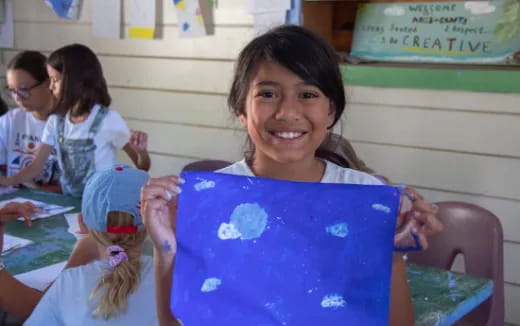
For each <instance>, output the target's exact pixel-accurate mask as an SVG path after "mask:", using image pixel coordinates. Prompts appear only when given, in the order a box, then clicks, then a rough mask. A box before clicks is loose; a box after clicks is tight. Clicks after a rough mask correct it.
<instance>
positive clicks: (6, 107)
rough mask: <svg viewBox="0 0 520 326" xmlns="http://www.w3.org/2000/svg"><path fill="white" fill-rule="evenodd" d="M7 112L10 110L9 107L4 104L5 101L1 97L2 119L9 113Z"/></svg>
mask: <svg viewBox="0 0 520 326" xmlns="http://www.w3.org/2000/svg"><path fill="white" fill-rule="evenodd" d="M7 110H9V107H8V106H7V104H6V103H5V102H4V100H3V99H2V98H1V97H0V117H1V116H3V115H4V114H6V113H7Z"/></svg>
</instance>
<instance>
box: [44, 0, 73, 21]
mask: <svg viewBox="0 0 520 326" xmlns="http://www.w3.org/2000/svg"><path fill="white" fill-rule="evenodd" d="M80 2H81V0H45V3H47V5H48V6H49V7H51V8H52V10H54V12H55V13H56V15H57V16H58V17H60V18H64V19H78V16H79V9H80V8H79V7H80V4H81V3H80Z"/></svg>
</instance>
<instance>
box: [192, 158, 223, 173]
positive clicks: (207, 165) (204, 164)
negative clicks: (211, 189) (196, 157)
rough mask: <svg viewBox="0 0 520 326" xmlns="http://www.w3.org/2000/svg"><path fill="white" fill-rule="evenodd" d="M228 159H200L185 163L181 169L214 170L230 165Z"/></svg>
mask: <svg viewBox="0 0 520 326" xmlns="http://www.w3.org/2000/svg"><path fill="white" fill-rule="evenodd" d="M231 164H232V163H231V162H228V161H219V160H201V161H195V162H191V163H189V164H186V165H185V166H184V167H183V168H182V171H183V172H184V171H216V170H220V169H223V168H225V167H226V166H229V165H231Z"/></svg>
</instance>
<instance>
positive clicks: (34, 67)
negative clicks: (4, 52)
mask: <svg viewBox="0 0 520 326" xmlns="http://www.w3.org/2000/svg"><path fill="white" fill-rule="evenodd" d="M46 61H47V58H45V56H44V55H43V54H42V53H40V52H38V51H22V52H20V53H18V54H17V55H15V56H14V58H13V59H11V61H10V62H9V64H8V65H7V70H11V69H20V70H24V71H26V72H28V73H29V74H30V75H31V76H32V77H33V78H34V79H35V80H36V81H37V82H39V83H41V82H44V81H46V80H47V79H48V78H49V75H48V74H47V68H46V66H45V62H46Z"/></svg>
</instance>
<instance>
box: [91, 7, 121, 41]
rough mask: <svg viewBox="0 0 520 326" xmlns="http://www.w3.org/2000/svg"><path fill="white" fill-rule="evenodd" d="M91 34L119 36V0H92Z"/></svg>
mask: <svg viewBox="0 0 520 326" xmlns="http://www.w3.org/2000/svg"><path fill="white" fill-rule="evenodd" d="M92 34H93V35H94V36H99V37H107V38H114V39H119V38H121V0H94V3H93V4H92Z"/></svg>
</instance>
